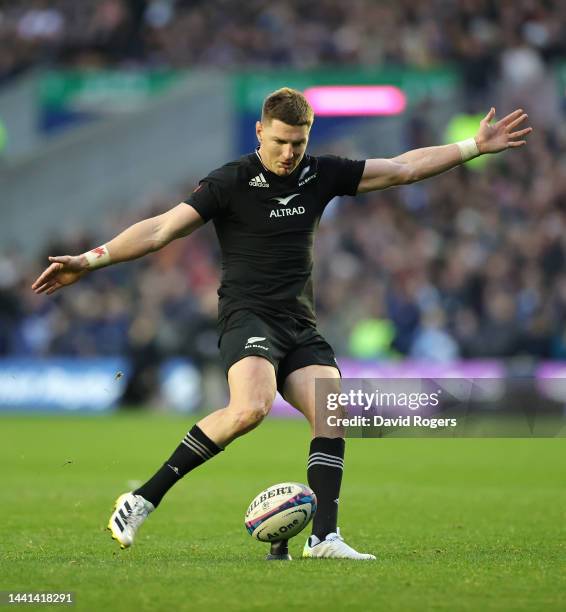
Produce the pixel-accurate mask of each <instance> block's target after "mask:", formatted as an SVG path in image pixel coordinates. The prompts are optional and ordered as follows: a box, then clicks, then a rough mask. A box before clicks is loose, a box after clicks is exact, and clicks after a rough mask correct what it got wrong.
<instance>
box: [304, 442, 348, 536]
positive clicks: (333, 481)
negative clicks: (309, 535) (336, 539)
mask: <svg viewBox="0 0 566 612" xmlns="http://www.w3.org/2000/svg"><path fill="white" fill-rule="evenodd" d="M345 445H346V444H345V441H344V439H343V438H314V439H313V440H312V441H311V447H310V453H309V462H308V466H307V477H308V479H309V486H310V488H311V489H312V490H313V491H314V492H315V493H316V498H317V502H318V507H317V510H316V514H315V515H314V519H313V525H312V532H313V535H315V536H317V538H319V539H320V540H324V538H325V537H326V536H327V535H328V534H329V533H333V532H334V533H335V532H336V528H337V522H338V498H339V497H340V485H341V484H342V470H343V469H344V447H345Z"/></svg>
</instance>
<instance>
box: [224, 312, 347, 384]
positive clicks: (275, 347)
mask: <svg viewBox="0 0 566 612" xmlns="http://www.w3.org/2000/svg"><path fill="white" fill-rule="evenodd" d="M218 345H219V347H220V356H221V359H222V363H223V364H224V371H225V372H226V376H228V370H229V369H230V368H231V367H232V366H233V365H234V364H235V363H236V362H237V361H240V359H244V357H250V356H251V355H255V356H259V357H264V358H265V359H267V360H268V361H269V362H270V363H272V364H273V367H274V368H275V374H276V376H277V390H278V391H279V393H281V395H283V385H284V383H285V379H286V378H287V376H289V374H291V372H294V371H295V370H298V369H300V368H304V367H305V366H308V365H329V366H334V367H335V368H338V365H337V363H336V359H335V356H334V351H333V350H332V347H331V346H330V344H328V342H326V340H325V339H324V338H323V337H322V336H321V335H320V333H319V331H318V329H317V328H316V327H315V326H314V325H310V324H309V323H307V322H303V321H297V320H295V319H294V318H292V317H289V316H287V315H269V314H264V313H261V314H260V313H254V312H251V311H250V310H237V311H236V312H234V313H232V314H231V315H230V316H229V317H228V319H227V320H226V322H225V323H224V324H223V325H222V330H221V334H220V340H219V342H218Z"/></svg>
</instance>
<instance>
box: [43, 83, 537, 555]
mask: <svg viewBox="0 0 566 612" xmlns="http://www.w3.org/2000/svg"><path fill="white" fill-rule="evenodd" d="M494 117H495V108H491V109H490V111H489V112H488V113H487V115H486V116H485V117H484V118H483V119H482V121H481V122H480V125H479V129H478V132H477V134H476V136H475V137H474V138H470V139H468V140H464V141H461V142H457V143H454V144H448V145H443V146H433V147H426V148H421V149H415V150H412V151H409V152H407V153H404V154H402V155H399V156H398V157H394V158H391V159H367V160H362V161H353V160H350V159H344V158H340V157H335V156H330V155H324V156H320V157H313V156H310V155H307V154H306V148H307V144H308V140H309V132H310V129H311V127H312V124H313V120H314V115H313V110H312V108H311V107H310V105H309V103H308V102H307V100H306V99H305V97H304V96H303V95H302V94H301V93H300V92H298V91H295V90H292V89H289V88H283V89H279V90H277V91H275V92H273V93H272V94H270V95H269V96H267V98H266V99H265V101H264V104H263V109H262V115H261V120H260V121H258V122H257V123H256V135H257V139H258V142H259V146H258V148H257V149H256V150H255V151H254V152H253V153H250V154H249V155H245V156H243V157H241V158H240V159H237V160H236V161H232V162H230V163H228V164H226V165H224V166H222V167H220V168H218V169H217V170H214V171H213V172H211V173H210V174H209V175H208V176H207V177H206V178H204V179H202V180H201V181H200V183H199V185H198V186H197V188H196V189H195V190H194V192H193V193H191V194H190V195H189V196H188V197H187V199H186V200H185V201H184V202H182V203H180V204H178V205H177V206H175V207H174V208H172V209H171V210H169V211H168V212H165V213H164V214H162V215H158V216H156V217H153V218H149V219H145V220H143V221H140V222H139V223H136V224H135V225H132V226H131V227H129V228H127V229H126V230H125V231H124V232H122V233H121V234H119V235H118V236H117V237H115V238H114V239H112V240H111V241H110V242H108V243H106V244H103V245H101V246H99V247H97V248H95V249H93V250H92V251H89V252H86V253H83V254H81V255H74V256H72V255H64V256H56V257H49V261H50V262H51V264H50V265H49V267H47V268H46V270H45V271H44V272H43V273H42V274H41V275H40V276H39V278H38V279H37V280H36V281H35V283H34V284H33V286H32V289H33V290H34V291H35V292H36V293H46V294H47V295H51V294H53V293H55V292H56V291H58V290H59V289H61V288H62V287H66V286H69V285H71V284H73V283H75V282H76V281H78V280H79V279H80V278H81V277H83V276H84V275H85V274H88V273H89V272H91V271H93V270H96V269H98V268H101V267H104V266H108V265H110V264H115V263H119V262H123V261H128V260H131V259H136V258H138V257H141V256H143V255H146V254H148V253H151V252H153V251H157V250H158V249H162V248H163V247H164V246H166V245H167V244H168V243H169V242H171V241H172V240H175V239H177V238H181V237H184V236H188V235H189V234H190V233H191V232H193V231H195V230H196V229H197V228H198V227H200V226H201V225H202V224H204V223H207V222H208V221H211V220H212V221H213V222H214V225H215V229H216V233H217V236H218V240H219V242H220V247H221V251H222V282H221V286H220V288H219V291H218V295H219V317H218V329H219V338H220V339H219V347H220V355H221V358H222V362H223V365H224V368H225V371H226V375H227V378H228V385H229V390H230V399H229V402H228V405H227V406H226V407H224V408H221V409H219V410H216V411H215V412H212V413H210V414H208V415H207V416H205V417H204V418H203V419H201V420H200V421H199V422H198V423H197V424H196V425H194V426H193V427H192V428H191V429H190V431H189V432H188V433H187V434H186V436H185V437H184V438H183V440H182V441H181V443H180V444H179V446H178V447H177V448H176V449H175V450H174V451H173V453H172V455H171V456H170V457H169V458H168V459H167V460H166V461H165V463H164V464H163V465H162V466H161V467H160V468H159V469H158V470H157V472H156V473H155V474H154V475H153V476H151V478H150V479H149V480H148V481H147V482H145V483H144V484H143V485H142V486H141V487H139V488H138V489H136V490H134V491H131V492H128V493H124V494H123V495H121V496H120V497H119V498H118V499H117V501H116V506H115V511H114V512H113V514H112V515H111V517H110V521H109V524H108V527H109V529H110V530H111V532H112V536H113V537H114V539H116V540H117V541H118V542H119V544H120V546H121V547H122V548H126V547H129V546H131V544H132V543H133V541H134V538H135V536H136V532H137V531H138V529H139V527H140V526H141V525H142V523H143V522H144V521H145V520H146V519H147V517H148V516H149V514H150V513H151V512H153V511H154V510H155V508H157V507H158V506H159V504H160V502H161V500H162V498H163V496H164V495H165V494H166V493H167V491H168V490H169V489H170V488H171V487H172V486H173V485H174V484H175V483H176V482H177V481H179V480H180V479H181V478H183V477H184V476H185V475H186V474H187V473H189V472H190V471H191V470H193V469H195V468H197V467H198V466H200V465H202V464H203V463H205V462H206V461H209V460H211V459H213V458H214V456H215V455H217V454H218V453H220V452H221V451H223V450H224V449H225V448H226V447H227V446H228V445H229V444H230V443H231V442H232V441H233V440H235V439H236V438H238V437H239V436H241V435H243V434H245V433H247V432H248V431H250V430H252V429H253V428H254V427H257V425H259V423H260V422H261V421H262V419H263V418H264V417H265V416H266V415H267V414H268V412H269V410H270V408H271V405H272V402H273V400H274V398H275V393H276V391H277V390H279V391H280V392H281V394H282V395H283V397H284V398H285V399H286V400H287V401H288V402H289V403H290V404H291V405H292V406H294V407H295V408H296V409H297V410H298V411H300V412H301V413H302V414H303V415H304V416H305V418H306V419H307V421H308V422H309V424H310V427H311V432H312V436H313V437H312V440H311V442H310V452H309V456H308V463H307V477H308V482H309V485H310V486H311V488H312V489H313V490H314V492H315V493H316V495H317V498H318V511H317V513H316V515H315V517H314V520H313V527H312V535H311V536H310V537H309V538H308V540H307V542H306V544H305V547H304V551H303V556H304V557H314V558H346V559H364V560H371V559H375V556H374V555H372V554H367V553H360V552H358V551H356V550H355V549H354V548H352V547H351V546H349V545H348V544H346V542H345V541H344V539H343V538H342V536H341V535H340V530H339V528H338V525H337V516H338V500H339V497H340V486H341V481H342V472H343V467H344V447H345V442H344V439H343V437H342V436H343V433H342V432H340V431H339V430H334V431H320V430H317V431H316V432H315V393H314V384H315V380H316V379H317V378H326V379H335V380H336V381H337V382H336V384H337V385H338V384H339V382H338V381H339V378H340V372H339V370H338V367H337V364H336V361H335V357H334V352H333V350H332V348H331V347H330V346H329V344H328V343H327V342H326V340H325V339H324V338H323V337H322V336H321V334H320V333H319V331H318V329H317V327H316V319H315V314H314V308H313V285H312V267H313V242H314V235H315V230H316V228H317V226H318V223H319V220H320V217H321V215H322V213H323V211H324V208H325V206H326V205H327V204H328V202H329V201H330V200H332V199H333V198H334V197H335V196H340V195H350V196H354V195H355V194H358V193H365V192H368V191H374V190H377V189H386V188H388V187H393V186H396V185H407V184H409V183H414V182H416V181H421V180H423V179H426V178H429V177H431V176H435V175H437V174H439V173H441V172H444V171H446V170H450V169H451V168H454V167H455V166H458V165H459V164H461V163H463V162H466V161H467V160H469V159H472V158H474V157H476V156H478V155H483V154H487V153H498V152H500V151H505V150H506V149H510V148H518V147H521V146H523V145H525V144H526V140H525V138H526V137H527V135H528V134H529V133H530V132H531V129H532V128H530V127H521V124H523V122H524V121H525V119H526V118H527V115H526V114H525V113H524V112H523V111H522V110H521V109H518V110H515V111H513V112H512V113H510V114H508V115H507V116H505V117H503V118H502V119H501V120H499V121H497V122H495V123H492V120H493V119H494Z"/></svg>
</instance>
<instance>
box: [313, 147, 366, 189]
mask: <svg viewBox="0 0 566 612" xmlns="http://www.w3.org/2000/svg"><path fill="white" fill-rule="evenodd" d="M319 164H320V167H321V170H322V171H323V172H324V175H325V178H326V179H327V180H328V181H329V182H330V183H331V185H332V189H331V195H332V196H342V195H350V196H353V195H356V193H357V191H358V186H359V184H360V181H361V179H362V174H363V173H364V168H365V165H366V162H365V160H352V159H347V158H345V157H337V156H336V155H324V156H322V157H319Z"/></svg>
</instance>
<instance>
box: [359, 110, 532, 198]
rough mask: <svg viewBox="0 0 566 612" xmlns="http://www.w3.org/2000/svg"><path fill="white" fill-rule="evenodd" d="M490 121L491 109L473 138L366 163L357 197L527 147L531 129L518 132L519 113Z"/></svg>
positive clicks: (518, 111)
mask: <svg viewBox="0 0 566 612" xmlns="http://www.w3.org/2000/svg"><path fill="white" fill-rule="evenodd" d="M494 117H495V108H491V110H490V111H489V112H488V113H487V115H486V116H485V117H484V118H483V119H482V120H481V122H480V127H479V130H478V133H477V134H476V135H475V137H474V138H469V139H468V140H462V141H461V142H457V143H454V144H448V145H442V146H437V147H425V148H422V149H414V150H413V151H408V152H407V153H403V155H399V156H398V157H393V158H392V159H368V160H366V165H365V168H364V173H363V174H362V179H361V181H360V184H359V186H358V193H365V192H367V191H374V190H376V189H386V188H387V187H394V186H395V185H406V184H408V183H415V182H416V181H422V180H423V179H425V178H429V177H431V176H435V175H437V174H440V173H441V172H445V171H446V170H450V169H451V168H454V167H455V166H458V165H459V164H462V163H464V162H466V161H468V160H470V159H472V158H474V157H477V156H478V155H483V154H485V153H499V152H500V151H505V150H506V149H512V148H515V147H522V146H523V145H525V144H526V143H527V141H526V140H525V138H526V137H527V135H528V134H529V133H530V132H532V129H533V128H531V127H526V128H522V129H518V128H519V126H520V124H521V123H523V122H524V121H525V119H527V115H526V114H525V113H524V112H523V110H522V109H517V110H515V111H513V112H512V113H509V114H508V115H507V116H506V117H503V119H501V120H500V121H498V122H497V123H494V124H493V125H492V124H491V121H492V119H493V118H494Z"/></svg>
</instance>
